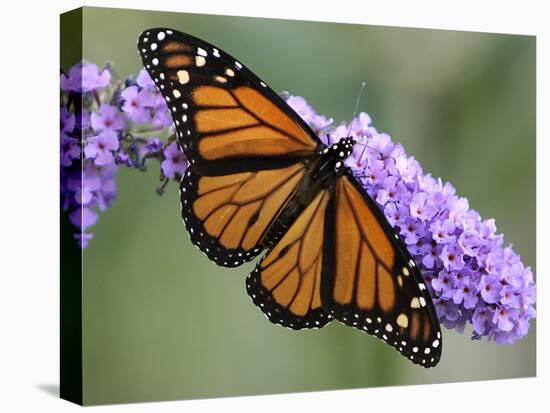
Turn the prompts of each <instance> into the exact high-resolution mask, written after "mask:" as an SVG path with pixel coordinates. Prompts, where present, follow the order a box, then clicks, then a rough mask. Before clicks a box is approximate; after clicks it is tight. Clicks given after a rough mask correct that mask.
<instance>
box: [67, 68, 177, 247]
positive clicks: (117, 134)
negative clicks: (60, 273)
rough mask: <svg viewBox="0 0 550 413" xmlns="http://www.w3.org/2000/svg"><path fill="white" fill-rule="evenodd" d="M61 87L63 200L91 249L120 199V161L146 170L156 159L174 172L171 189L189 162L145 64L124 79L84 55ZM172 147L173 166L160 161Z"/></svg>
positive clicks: (168, 176)
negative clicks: (101, 224)
mask: <svg viewBox="0 0 550 413" xmlns="http://www.w3.org/2000/svg"><path fill="white" fill-rule="evenodd" d="M60 85H61V107H60V164H61V182H60V184H61V185H60V186H61V206H62V208H63V210H65V211H66V212H67V218H68V220H69V222H70V223H71V224H72V225H73V226H74V227H75V231H76V233H75V240H76V242H78V243H79V244H80V246H81V247H82V248H85V247H87V246H88V245H89V243H90V241H91V240H92V238H93V234H92V233H91V232H88V231H89V230H90V229H91V228H92V227H93V226H94V225H95V224H96V223H97V222H98V220H99V217H100V213H101V212H104V211H106V210H107V209H108V208H109V207H110V206H111V205H112V203H113V202H114V201H115V199H116V196H117V190H116V183H115V177H116V172H117V170H118V168H119V167H127V168H134V169H138V170H140V171H143V170H145V169H146V162H147V161H148V160H149V159H153V160H156V161H157V162H158V164H159V169H161V170H162V171H164V170H166V171H167V172H166V174H162V172H161V175H162V180H163V183H162V186H163V187H164V186H165V185H166V184H167V183H168V181H169V179H171V178H177V176H179V175H181V174H183V171H184V170H185V167H186V160H185V157H184V156H183V153H182V152H181V151H179V149H178V147H177V146H176V145H175V144H174V143H173V140H174V136H173V130H172V121H171V118H170V114H169V113H168V108H167V106H166V104H165V102H164V100H163V99H162V97H161V96H160V94H159V93H158V91H157V90H156V88H155V87H154V85H153V82H152V81H151V79H150V78H149V75H148V74H147V72H146V71H145V70H142V71H141V72H140V73H139V75H138V76H137V79H136V80H134V79H132V78H129V79H126V80H125V81H124V82H123V81H120V80H118V79H116V78H115V76H114V75H113V73H112V72H111V70H110V69H109V68H108V67H106V68H104V69H100V68H99V67H98V66H97V65H95V64H93V63H89V62H86V61H82V62H80V63H77V64H76V65H74V66H72V67H71V68H70V69H69V70H68V73H62V74H61V76H60ZM152 135H153V136H152ZM168 148H170V149H169V151H168V153H169V156H170V162H174V159H178V162H177V164H175V163H174V164H173V165H172V167H171V168H168V169H166V168H164V167H161V163H164V162H166V159H167V158H166V157H167V156H168V155H165V153H167V150H168ZM178 174H179V175H178Z"/></svg>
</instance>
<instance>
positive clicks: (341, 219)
mask: <svg viewBox="0 0 550 413" xmlns="http://www.w3.org/2000/svg"><path fill="white" fill-rule="evenodd" d="M325 234H326V235H325V243H324V253H323V275H322V286H321V298H322V305H323V308H324V309H325V311H327V312H328V313H329V314H331V315H332V316H333V317H334V318H336V319H338V320H339V321H341V322H343V323H344V324H346V325H349V326H352V327H354V328H357V329H359V330H363V331H366V332H367V333H369V334H373V335H375V336H377V337H378V338H380V339H382V340H384V341H385V342H387V343H388V344H390V345H391V346H393V347H394V348H396V349H397V350H398V351H399V352H400V353H401V354H403V355H404V356H405V357H407V358H409V359H410V360H412V361H413V362H414V363H417V364H420V365H422V366H424V367H431V366H434V365H435V364H437V362H438V361H439V358H440V356H441V332H440V328H439V323H438V321H437V316H436V312H435V309H434V307H433V305H432V302H431V299H430V296H429V293H428V290H427V289H426V286H425V284H424V280H423V278H422V276H421V274H420V271H419V270H418V268H417V266H416V264H415V263H414V261H413V260H412V259H411V257H410V256H409V254H408V252H407V250H406V247H405V246H404V244H403V243H402V241H401V240H400V239H399V238H398V236H396V233H395V231H394V230H393V228H392V227H391V226H390V224H389V223H388V222H387V220H386V219H385V218H384V216H383V214H382V212H381V211H380V209H379V208H378V207H377V206H376V204H374V202H373V201H372V200H371V198H370V197H369V196H368V194H367V193H366V192H365V191H364V189H363V188H361V187H360V186H359V184H358V183H357V182H356V180H355V179H354V178H353V177H352V176H351V174H349V173H347V174H344V175H343V176H342V177H340V178H338V179H337V181H336V184H335V187H334V193H333V197H332V198H331V202H330V203H329V205H328V206H327V214H326V225H325Z"/></svg>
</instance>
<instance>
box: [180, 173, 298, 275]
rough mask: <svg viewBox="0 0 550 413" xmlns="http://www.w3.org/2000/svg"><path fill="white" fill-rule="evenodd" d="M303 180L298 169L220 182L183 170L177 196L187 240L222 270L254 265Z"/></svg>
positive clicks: (235, 176) (220, 179)
mask: <svg viewBox="0 0 550 413" xmlns="http://www.w3.org/2000/svg"><path fill="white" fill-rule="evenodd" d="M303 175H304V165H303V164H302V163H296V164H293V165H290V166H288V167H286V168H280V169H269V170H261V171H254V172H240V173H235V174H228V175H221V176H200V175H197V174H196V173H195V172H194V171H193V170H192V168H188V169H187V171H186V173H185V176H184V178H183V179H182V182H181V185H180V195H181V205H182V217H183V220H184V222H185V225H186V227H187V231H188V233H189V234H190V237H191V240H192V241H193V243H194V244H195V245H197V246H198V247H199V248H200V249H201V250H202V251H203V252H204V253H205V254H206V255H207V256H208V257H209V258H210V259H211V260H213V261H214V262H216V263H217V264H218V265H221V266H226V267H235V266H238V265H241V264H242V263H243V262H245V261H249V260H251V259H253V258H254V257H255V256H257V254H258V253H259V252H260V250H261V249H263V246H264V245H263V244H264V240H265V238H266V234H267V233H268V231H269V230H270V229H271V228H272V226H273V224H274V221H275V220H276V219H277V217H278V216H279V213H280V211H281V210H282V208H283V206H284V205H286V203H287V202H288V200H289V199H290V198H291V197H292V195H293V194H294V192H295V191H296V187H297V185H298V182H300V180H301V179H302V176H303Z"/></svg>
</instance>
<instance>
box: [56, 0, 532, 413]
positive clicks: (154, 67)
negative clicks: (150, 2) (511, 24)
mask: <svg viewBox="0 0 550 413" xmlns="http://www.w3.org/2000/svg"><path fill="white" fill-rule="evenodd" d="M105 28H108V30H106V29H105ZM60 69H61V72H60V125H61V126H60V189H61V190H60V196H61V229H60V231H61V397H63V398H65V399H67V400H70V401H73V402H75V403H79V404H83V405H94V404H106V403H128V402H141V401H154V400H177V399H190V398H205V397H223V396H236V395H257V394H273V393H286V392H301V391H320V390H331V389H345V388H364V387H372V386H388V385H402V384H428V383H442V382H456V381H465V380H487V379H504V378H513V377H529V376H533V375H534V374H535V354H536V352H535V328H534V327H535V326H534V319H535V315H536V312H535V302H536V287H535V281H534V280H535V275H534V267H533V266H534V264H535V214H534V211H535V38H534V37H530V36H519V35H508V34H486V33H468V32H454V31H442V30H427V29H414V28H399V27H381V26H368V25H351V24H336V23H318V22H306V21H290V20H276V19H259V18H244V17H227V16H214V15H194V14H186V13H167V12H162V13H161V12H150V11H134V10H121V9H102V8H88V7H85V8H80V9H77V10H73V11H70V12H67V13H65V14H63V15H62V16H61V68H60ZM497 225H498V227H497ZM285 327H286V328H285Z"/></svg>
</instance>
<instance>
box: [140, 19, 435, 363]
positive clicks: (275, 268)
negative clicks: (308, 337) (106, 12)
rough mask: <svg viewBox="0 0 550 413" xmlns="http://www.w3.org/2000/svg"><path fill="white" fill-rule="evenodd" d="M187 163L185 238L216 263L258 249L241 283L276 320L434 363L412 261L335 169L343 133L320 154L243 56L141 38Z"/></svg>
mask: <svg viewBox="0 0 550 413" xmlns="http://www.w3.org/2000/svg"><path fill="white" fill-rule="evenodd" d="M138 48H139V52H140V54H141V58H142V61H143V65H144V66H145V68H146V69H147V71H148V73H149V74H150V76H151V78H152V79H153V80H154V82H155V84H156V85H157V87H158V88H159V89H160V91H161V93H162V95H163V97H164V99H165V100H166V103H167V104H168V107H169V109H170V111H171V114H172V117H173V120H174V124H175V128H176V137H177V140H178V144H179V145H180V147H181V149H182V150H183V151H184V152H185V154H186V156H187V158H188V160H189V163H190V167H189V168H188V169H187V171H186V172H185V174H184V176H183V178H182V180H181V183H180V195H181V207H182V218H183V220H184V222H185V225H186V227H187V230H188V232H189V234H190V237H191V240H192V242H193V243H194V244H195V245H196V246H197V247H198V248H199V249H200V250H202V251H203V252H204V253H205V254H206V255H207V256H208V257H209V258H210V259H211V260H213V261H214V262H215V263H217V264H218V265H221V266H227V267H234V266H238V265H241V264H243V263H244V262H246V261H250V260H252V259H254V258H256V257H257V256H258V255H259V254H260V253H261V252H263V251H266V253H265V254H264V255H263V257H262V258H261V259H260V260H259V262H258V263H257V265H256V267H255V269H254V271H253V272H252V273H250V274H249V276H248V277H247V280H246V289H247V292H248V294H249V295H250V297H251V299H252V301H253V302H254V304H256V305H257V306H258V307H259V308H260V309H261V311H263V313H264V314H265V315H266V317H267V318H268V319H269V320H270V321H271V322H273V323H276V324H280V325H282V326H285V327H289V328H292V329H296V330H298V329H304V328H321V327H323V326H325V325H326V324H327V323H328V322H330V321H331V320H332V319H337V320H339V321H340V322H342V323H344V324H346V325H348V326H351V327H354V328H356V329H359V330H362V331H366V332H367V333H369V334H372V335H375V336H376V337H378V338H380V339H382V340H384V341H385V342H387V343H388V344H389V345H391V346H393V347H394V348H395V349H397V350H398V351H399V352H400V353H401V354H402V355H403V356H405V357H407V358H408V359H410V360H411V361H412V362H414V363H416V364H419V365H422V366H424V367H432V366H435V365H436V364H437V363H438V361H439V359H440V357H441V347H442V346H441V340H442V337H441V331H440V327H439V323H438V320H437V317H436V313H435V310H434V306H433V303H432V301H431V298H430V296H429V293H428V291H427V289H426V286H425V284H424V281H423V278H422V276H421V274H420V271H419V269H418V267H417V266H416V264H415V262H414V261H413V260H412V259H411V257H410V255H409V253H408V252H407V249H406V247H405V245H404V244H403V242H402V241H401V240H400V238H399V236H398V235H397V234H396V232H395V231H394V229H393V228H392V226H391V225H390V224H389V223H388V221H387V220H386V219H385V217H384V215H383V213H382V212H381V211H380V209H379V208H378V207H377V205H376V204H375V203H374V201H373V200H372V199H371V198H370V197H369V195H368V194H367V193H366V191H365V190H364V189H363V188H362V187H361V185H359V183H358V182H357V181H356V180H355V178H354V177H353V175H352V173H351V171H350V170H348V168H347V167H346V166H345V165H344V160H345V159H346V158H347V157H348V156H349V155H350V154H351V151H352V149H353V145H354V144H355V141H354V140H353V138H351V137H347V138H343V139H341V140H340V141H339V142H338V143H335V144H333V145H331V146H325V145H324V144H323V143H322V142H321V140H320V139H319V138H318V136H317V135H316V134H315V133H314V132H313V131H312V130H311V129H310V127H309V126H308V125H307V124H306V123H305V122H304V121H303V120H302V119H301V118H300V117H299V116H298V115H297V114H296V113H295V112H294V111H293V110H292V109H291V108H290V107H289V106H288V105H287V104H286V103H285V102H284V100H283V99H282V98H281V97H280V96H279V95H277V94H276V93H275V92H274V91H273V90H272V89H271V88H269V87H268V86H267V84H266V83H264V82H263V81H262V80H260V79H259V78H258V77H257V76H256V75H255V74H254V73H252V72H251V71H250V70H248V69H247V68H246V67H245V66H244V65H243V64H242V63H241V62H240V61H238V60H236V59H235V58H233V57H231V56H230V55H229V54H227V53H225V52H223V51H222V50H220V49H218V48H216V47H214V46H212V45H211V44H209V43H207V42H205V41H203V40H200V39H198V38H195V37H193V36H190V35H188V34H184V33H181V32H177V31H176V30H171V29H166V28H155V29H149V30H146V31H144V32H143V33H142V34H141V35H140V37H139V40H138Z"/></svg>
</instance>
